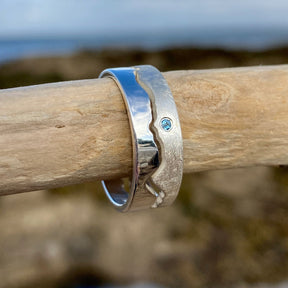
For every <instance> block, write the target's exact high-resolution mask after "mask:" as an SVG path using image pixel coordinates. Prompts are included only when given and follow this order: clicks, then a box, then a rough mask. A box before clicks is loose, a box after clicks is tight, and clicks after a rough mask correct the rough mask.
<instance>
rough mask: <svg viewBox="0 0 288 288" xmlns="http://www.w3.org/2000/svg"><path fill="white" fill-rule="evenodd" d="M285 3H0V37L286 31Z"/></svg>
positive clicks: (215, 0)
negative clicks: (195, 31) (192, 31)
mask: <svg viewBox="0 0 288 288" xmlns="http://www.w3.org/2000/svg"><path fill="white" fill-rule="evenodd" d="M287 15H288V1H287V0H273V1H271V0H241V1H240V0H237V1H235V0H177V1H176V0H82V1H81V0H0V37H2V38H3V37H31V36H41V37H43V36H51V35H52V36H57V35H59V36H63V35H66V36H70V35H89V34H106V33H107V34H111V33H117V32H119V33H138V32H139V33H143V32H144V33H146V32H149V33H153V32H154V31H168V32H169V31H172V30H173V31H178V30H185V29H186V30H199V29H216V30H217V29H234V28H235V29H236V28H241V29H247V28H248V29H265V28H272V29H273V28H275V29H277V28H281V29H288V17H287Z"/></svg>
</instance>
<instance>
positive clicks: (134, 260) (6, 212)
mask: <svg viewBox="0 0 288 288" xmlns="http://www.w3.org/2000/svg"><path fill="white" fill-rule="evenodd" d="M287 52H288V48H281V49H280V48H279V49H274V50H270V51H262V52H245V51H224V50H217V49H210V50H204V49H192V48H191V49H171V50H165V51H159V52H144V51H126V50H105V51H98V52H97V51H96V52H93V51H83V52H79V53H77V54H75V55H70V56H66V57H46V58H34V59H23V60H19V61H14V62H10V63H7V64H2V65H1V66H0V88H9V87H15V86H21V85H32V84H39V83H47V82H51V81H62V80H71V79H82V78H95V77H97V76H98V74H99V73H100V71H102V70H103V69H105V68H107V67H116V66H129V65H135V64H152V65H155V66H157V67H158V68H159V69H160V70H161V71H167V70H175V69H204V68H205V69H206V68H218V67H235V66H247V65H267V64H283V63H287V62H288V53H287ZM287 171H288V169H287V168H285V167H282V168H271V167H270V168H268V167H254V168H247V169H237V170H225V171H211V172H207V173H197V174H193V175H186V176H185V178H184V181H183V185H182V189H181V191H180V195H179V198H178V199H177V201H176V204H175V205H174V206H172V207H169V208H165V209H159V211H152V212H149V213H147V212H140V213H133V214H119V213H117V212H116V211H114V210H113V208H112V207H111V206H110V205H109V204H108V201H107V200H106V198H105V197H104V192H103V191H102V189H101V187H100V186H99V183H88V184H83V185H76V186H73V187H66V188H59V189H54V190H50V191H37V192H31V193H25V194H19V195H12V196H6V197H2V198H0V231H1V232H0V279H1V281H0V287H5V288H7V287H8V288H13V287H20V288H21V287H23V288H25V287H35V286H36V287H37V286H40V287H43V288H45V287H47V288H48V287H49V288H50V287H51V288H52V287H102V286H101V285H106V284H109V285H122V286H123V287H134V286H129V285H132V284H131V283H140V282H142V283H156V284H157V285H162V286H163V287H177V288H181V287H183V288H186V287H187V288H188V287H189V288H191V287H193V288H194V287H195V288H198V287H199V288H200V287H235V288H238V287H239V288H240V287H247V286H252V287H258V288H260V287H286V285H287V284H283V285H282V284H281V285H280V284H279V285H280V286H277V285H276V284H274V283H277V282H278V283H279V282H284V281H285V280H287V278H288V229H287V224H288V177H287V176H288V172H287ZM259 283H261V284H259ZM263 283H266V284H263ZM125 285H128V286H125ZM274 285H276V286H274ZM122 286H121V287H122ZM146 286H147V287H153V286H151V285H148V284H147V285H146ZM135 287H137V286H135ZM139 287H140V286H139ZM144 287H145V286H144Z"/></svg>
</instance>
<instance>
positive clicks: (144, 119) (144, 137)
mask: <svg viewBox="0 0 288 288" xmlns="http://www.w3.org/2000/svg"><path fill="white" fill-rule="evenodd" d="M99 77H100V78H101V77H110V78H112V79H113V80H114V81H115V82H116V84H117V85H118V87H119V88H120V90H121V93H122V95H123V99H124V102H125V105H126V109H127V114H128V117H129V122H130V128H131V134H132V144H133V175H132V178H131V183H130V191H129V193H128V192H127V191H125V189H124V184H123V182H122V180H110V181H105V182H104V181H102V185H103V188H104V190H105V192H106V194H107V196H108V198H109V200H110V201H111V202H112V204H113V205H114V206H115V207H116V208H117V209H118V210H120V211H122V212H126V211H128V210H129V211H131V210H132V211H134V210H141V209H147V208H157V207H161V206H166V205H170V204H171V203H172V202H173V201H174V200H175V198H176V196H177V194H178V191H179V188H180V185H181V181H182V174H183V144H182V135H181V128H180V122H179V118H178V114H177V110H176V105H175V102H174V99H173V96H172V93H171V91H170V89H169V87H168V84H167V83H166V81H165V79H164V78H163V76H162V74H161V73H160V72H159V71H158V70H157V69H156V68H155V67H153V66H150V65H142V66H135V67H129V68H114V69H107V70H104V71H103V72H102V73H101V74H100V76H99Z"/></svg>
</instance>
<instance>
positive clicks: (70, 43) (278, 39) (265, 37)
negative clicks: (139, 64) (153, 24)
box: [0, 28, 288, 62]
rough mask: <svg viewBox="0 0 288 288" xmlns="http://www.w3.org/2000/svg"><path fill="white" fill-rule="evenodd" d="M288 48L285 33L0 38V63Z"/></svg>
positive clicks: (239, 31)
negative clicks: (118, 51)
mask: <svg viewBox="0 0 288 288" xmlns="http://www.w3.org/2000/svg"><path fill="white" fill-rule="evenodd" d="M287 44H288V31H287V30H284V29H262V30H259V29H258V30H253V29H248V28H247V29H224V30H223V29H222V30H211V29H209V30H208V29H206V30H205V29H204V30H203V29H202V30H201V31H200V30H197V31H196V30H191V31H180V32H179V31H164V32H161V33H160V32H153V31H152V32H151V33H142V34H141V33H139V34H136V33H134V34H133V33H132V34H131V33H130V34H120V33H119V34H115V35H111V34H109V35H89V36H87V35H81V36H73V37H62V38H61V37H43V38H42V37H39V36H38V37H35V38H21V37H19V38H17V39H16V38H6V39H1V38H0V62H6V61H9V60H14V59H18V58H22V57H33V56H44V55H59V54H67V53H71V52H75V51H78V50H90V49H91V50H95V49H96V50H97V49H98V50H99V49H105V48H122V49H125V48H130V49H132V48H140V49H143V50H159V49H163V48H168V47H169V48H171V47H187V46H196V47H205V48H207V47H213V48H215V47H217V48H224V49H245V50H263V49H267V48H270V47H275V46H284V45H287Z"/></svg>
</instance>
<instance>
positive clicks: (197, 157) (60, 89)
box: [0, 65, 288, 195]
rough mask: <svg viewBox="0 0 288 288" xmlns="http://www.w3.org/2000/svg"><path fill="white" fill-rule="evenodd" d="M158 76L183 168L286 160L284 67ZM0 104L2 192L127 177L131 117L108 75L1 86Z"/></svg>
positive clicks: (287, 84) (287, 74) (287, 73)
mask: <svg viewBox="0 0 288 288" xmlns="http://www.w3.org/2000/svg"><path fill="white" fill-rule="evenodd" d="M163 75H164V77H165V78H166V80H167V82H168V84H169V86H170V88H171V90H172V93H173V95H174V98H175V101H176V104H177V108H178V113H179V117H180V121H181V125H182V133H183V140H184V172H186V173H191V172H195V171H204V170H210V169H223V168H234V167H244V166H253V165H280V164H282V165H285V164H288V65H282V66H266V67H247V68H232V69H218V70H200V71H174V72H167V73H163ZM0 104H1V105H0V179H1V181H0V191H1V192H0V195H4V194H11V193H17V192H24V191H32V190H38V189H48V188H53V187H60V186H65V185H69V184H75V183H80V182H84V181H90V180H96V179H108V178H118V177H122V176H126V175H129V173H130V171H131V165H132V160H131V159H132V157H131V156H132V149H131V136H130V130H129V123H128V118H127V114H126V110H125V106H124V104H123V100H122V96H121V94H120V91H119V89H118V87H117V86H116V85H115V83H114V82H113V80H111V79H93V80H81V81H71V82H62V83H54V84H47V85H38V86H29V87H21V88H15V89H5V90H0Z"/></svg>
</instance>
